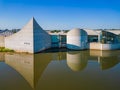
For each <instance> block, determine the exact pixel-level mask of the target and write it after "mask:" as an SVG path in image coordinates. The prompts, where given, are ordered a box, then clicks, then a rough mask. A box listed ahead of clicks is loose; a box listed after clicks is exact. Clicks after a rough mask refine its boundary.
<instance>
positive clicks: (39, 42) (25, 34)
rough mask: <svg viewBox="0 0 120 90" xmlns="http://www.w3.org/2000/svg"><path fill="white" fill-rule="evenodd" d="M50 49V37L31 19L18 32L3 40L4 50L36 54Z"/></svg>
mask: <svg viewBox="0 0 120 90" xmlns="http://www.w3.org/2000/svg"><path fill="white" fill-rule="evenodd" d="M50 47H51V37H50V35H49V34H48V33H47V32H45V31H44V30H43V29H42V28H41V27H40V26H39V24H38V23H37V22H36V21H35V19H34V18H32V19H31V20H30V21H29V22H28V24H27V25H26V26H24V27H23V28H22V29H21V30H20V31H19V32H17V33H15V34H13V35H11V36H8V37H6V38H5V48H9V49H12V50H15V51H17V52H29V53H36V52H39V51H42V50H45V49H47V48H50Z"/></svg>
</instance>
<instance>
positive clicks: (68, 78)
mask: <svg viewBox="0 0 120 90" xmlns="http://www.w3.org/2000/svg"><path fill="white" fill-rule="evenodd" d="M119 62H120V51H119V50H117V51H93V50H90V51H89V50H86V51H67V52H65V51H64V52H52V53H50V52H48V53H39V54H35V55H33V54H19V53H0V90H120V85H119V84H120V63H119Z"/></svg>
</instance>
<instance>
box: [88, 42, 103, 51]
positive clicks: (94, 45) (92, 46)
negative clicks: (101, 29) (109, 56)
mask: <svg viewBox="0 0 120 90" xmlns="http://www.w3.org/2000/svg"><path fill="white" fill-rule="evenodd" d="M101 47H102V46H101V43H90V47H89V49H95V50H101Z"/></svg>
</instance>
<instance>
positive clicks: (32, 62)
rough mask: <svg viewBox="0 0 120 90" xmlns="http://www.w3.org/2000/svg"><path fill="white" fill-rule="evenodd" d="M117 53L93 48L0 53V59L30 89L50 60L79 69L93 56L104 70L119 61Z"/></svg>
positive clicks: (85, 65) (82, 68)
mask: <svg viewBox="0 0 120 90" xmlns="http://www.w3.org/2000/svg"><path fill="white" fill-rule="evenodd" d="M119 53H120V51H95V50H90V51H88V50H85V51H68V52H54V53H39V54H22V53H12V54H10V53H0V61H2V62H3V61H4V62H5V63H6V64H7V65H9V66H10V67H12V68H13V69H14V70H16V71H17V72H18V73H19V74H20V75H21V76H22V77H23V78H24V80H25V81H26V82H28V83H29V85H30V87H31V90H33V89H34V90H36V87H37V85H38V82H39V81H40V79H41V77H42V75H43V73H44V71H45V70H46V68H47V67H48V65H49V64H50V63H51V61H54V60H59V61H60V60H66V63H67V66H68V67H69V69H71V70H72V71H81V70H84V69H85V68H86V67H87V64H88V62H89V60H91V59H90V58H94V57H95V58H97V59H96V61H97V62H98V63H100V67H101V69H102V70H106V69H109V68H112V67H113V66H115V65H116V64H118V63H119V61H120V59H119ZM54 65H55V64H54ZM62 68H63V67H62ZM59 73H60V74H61V73H63V71H62V69H60V71H58V74H57V75H59ZM64 73H65V72H64ZM68 74H69V73H68ZM70 74H71V73H70ZM71 75H72V74H71ZM63 76H64V75H63ZM16 87H17V86H16ZM8 90H9V89H8ZM16 90H17V89H16ZM23 90H24V89H23ZM25 90H28V89H25ZM29 90H30V89H29Z"/></svg>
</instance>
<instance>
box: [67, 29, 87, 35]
mask: <svg viewBox="0 0 120 90" xmlns="http://www.w3.org/2000/svg"><path fill="white" fill-rule="evenodd" d="M67 35H68V36H86V35H87V32H86V31H85V30H83V29H80V28H75V29H72V30H70V31H69V32H68V33H67Z"/></svg>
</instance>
